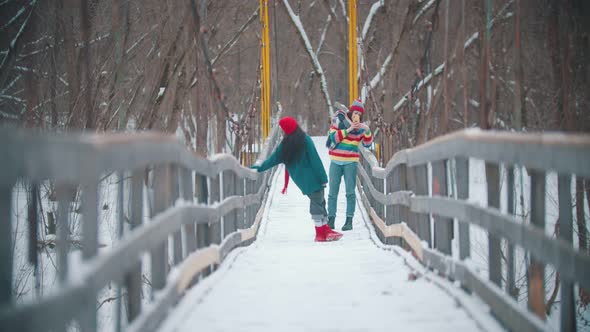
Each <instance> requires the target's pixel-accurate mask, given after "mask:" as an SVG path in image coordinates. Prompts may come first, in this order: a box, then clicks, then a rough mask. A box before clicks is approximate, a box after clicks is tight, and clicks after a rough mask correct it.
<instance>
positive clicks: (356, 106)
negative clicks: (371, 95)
mask: <svg viewBox="0 0 590 332" xmlns="http://www.w3.org/2000/svg"><path fill="white" fill-rule="evenodd" d="M349 111H350V112H352V111H358V112H361V113H365V106H364V105H363V102H362V101H361V100H360V99H355V100H354V101H353V102H352V105H350V108H349Z"/></svg>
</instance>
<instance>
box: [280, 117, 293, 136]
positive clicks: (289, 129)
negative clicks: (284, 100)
mask: <svg viewBox="0 0 590 332" xmlns="http://www.w3.org/2000/svg"><path fill="white" fill-rule="evenodd" d="M279 126H281V129H283V131H284V132H285V134H287V135H291V134H292V133H293V132H294V131H295V129H297V121H295V119H293V118H292V117H290V116H286V117H284V118H282V119H280V120H279Z"/></svg>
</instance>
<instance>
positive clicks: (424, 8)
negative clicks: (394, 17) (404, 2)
mask: <svg viewBox="0 0 590 332" xmlns="http://www.w3.org/2000/svg"><path fill="white" fill-rule="evenodd" d="M434 1H435V0H430V1H428V3H427V4H426V5H424V7H422V9H420V11H419V12H418V14H416V17H414V20H413V21H412V24H416V21H418V19H419V18H420V16H422V15H424V13H426V11H428V9H430V7H432V5H433V4H434Z"/></svg>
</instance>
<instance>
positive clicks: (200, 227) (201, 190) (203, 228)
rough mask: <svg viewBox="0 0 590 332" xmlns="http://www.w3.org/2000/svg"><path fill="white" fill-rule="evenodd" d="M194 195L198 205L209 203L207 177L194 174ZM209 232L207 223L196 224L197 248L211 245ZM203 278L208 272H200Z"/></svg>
mask: <svg viewBox="0 0 590 332" xmlns="http://www.w3.org/2000/svg"><path fill="white" fill-rule="evenodd" d="M195 189H196V190H195V195H196V197H197V202H198V203H199V204H207V202H208V201H209V188H208V185H207V177H206V176H204V175H197V174H195ZM210 232H211V230H210V227H209V223H199V224H197V248H199V249H201V248H205V247H207V246H209V244H211V239H210V237H209V234H210ZM202 275H203V276H207V275H209V270H204V271H203V272H202Z"/></svg>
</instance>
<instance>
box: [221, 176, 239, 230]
mask: <svg viewBox="0 0 590 332" xmlns="http://www.w3.org/2000/svg"><path fill="white" fill-rule="evenodd" d="M222 176H223V196H222V197H223V199H226V198H228V197H231V196H233V195H234V192H235V188H234V187H235V181H236V176H235V175H234V173H233V172H232V171H224V172H223V174H222ZM236 229H237V227H236V212H235V210H234V211H231V212H229V213H227V214H226V215H225V216H224V217H223V238H225V237H226V236H227V235H229V234H231V233H232V232H234V231H235V230H236Z"/></svg>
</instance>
